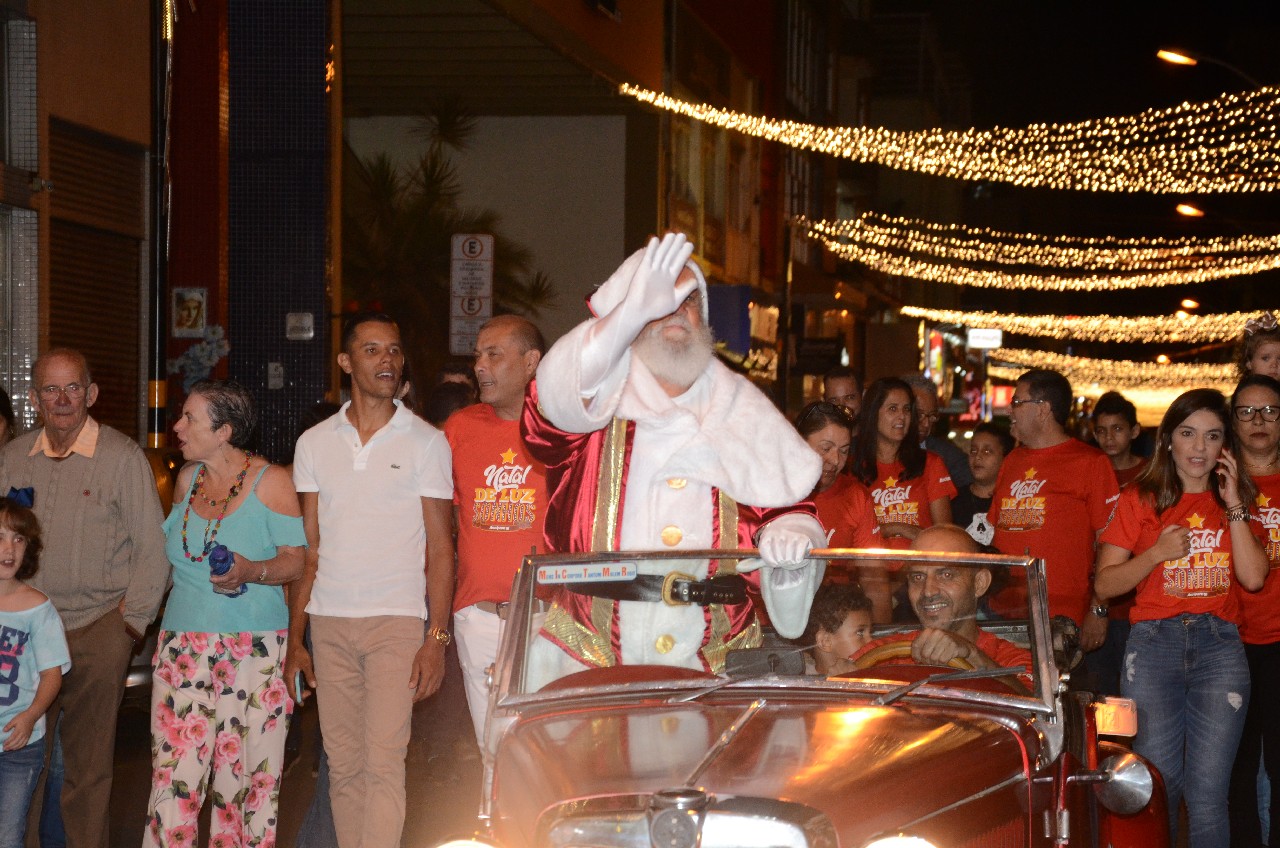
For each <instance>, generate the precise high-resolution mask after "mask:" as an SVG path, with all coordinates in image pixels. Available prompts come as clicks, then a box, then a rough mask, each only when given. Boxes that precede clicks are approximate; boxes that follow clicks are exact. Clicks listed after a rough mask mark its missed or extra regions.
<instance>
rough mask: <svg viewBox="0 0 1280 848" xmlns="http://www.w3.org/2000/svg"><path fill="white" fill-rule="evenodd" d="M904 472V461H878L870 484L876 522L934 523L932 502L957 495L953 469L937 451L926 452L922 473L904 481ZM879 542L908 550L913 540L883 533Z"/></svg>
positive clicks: (883, 523) (924, 525)
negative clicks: (952, 474)
mask: <svg viewBox="0 0 1280 848" xmlns="http://www.w3.org/2000/svg"><path fill="white" fill-rule="evenodd" d="M902 471H903V465H902V463H901V462H894V463H891V464H888V465H886V464H885V463H883V462H877V463H876V479H875V480H874V481H872V484H871V485H870V486H868V487H867V488H868V489H869V490H870V492H871V503H872V506H873V507H874V508H875V511H876V522H877V523H879V525H880V526H881V527H884V525H886V524H914V525H916V526H917V527H931V526H933V514H932V513H931V512H929V505H930V504H932V503H933V502H934V501H936V500H938V499H939V498H946V499H947V503H950V502H951V499H952V498H954V497H955V496H956V486H955V484H954V483H952V482H951V472H949V471H947V466H946V463H944V462H943V461H942V457H940V456H938V455H937V454H936V453H933V452H932V451H926V452H925V459H924V473H923V474H921V475H920V476H919V477H913V478H912V479H910V480H903V479H902ZM882 536H883V534H882ZM880 544H881V545H883V546H884V547H886V548H892V549H894V550H907V549H908V548H910V547H911V540H910V539H908V538H906V537H905V536H883V538H882V539H881V542H880Z"/></svg>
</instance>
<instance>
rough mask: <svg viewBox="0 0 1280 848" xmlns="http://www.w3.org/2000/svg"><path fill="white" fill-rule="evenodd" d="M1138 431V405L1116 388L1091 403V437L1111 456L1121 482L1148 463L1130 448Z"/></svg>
mask: <svg viewBox="0 0 1280 848" xmlns="http://www.w3.org/2000/svg"><path fill="white" fill-rule="evenodd" d="M1141 433H1142V427H1141V426H1139V425H1138V410H1137V408H1136V407H1135V406H1134V405H1133V403H1132V402H1131V401H1130V400H1129V399H1128V398H1126V397H1125V396H1124V395H1122V394H1120V393H1119V392H1107V393H1105V394H1103V395H1102V397H1100V398H1098V402H1097V403H1095V404H1094V405H1093V437H1094V438H1095V439H1097V441H1098V447H1099V448H1101V449H1102V452H1103V453H1105V454H1106V455H1107V459H1109V460H1111V467H1112V468H1113V469H1114V470H1115V472H1116V482H1117V483H1119V484H1120V485H1121V486H1124V484H1125V483H1128V482H1129V481H1130V480H1132V479H1134V478H1135V477H1137V476H1138V475H1139V474H1141V473H1142V469H1144V468H1146V467H1147V458H1146V457H1144V456H1139V455H1138V454H1135V453H1134V452H1133V440H1134V439H1136V438H1138V436H1139V435H1141Z"/></svg>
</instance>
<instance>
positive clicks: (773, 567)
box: [738, 513, 827, 639]
mask: <svg viewBox="0 0 1280 848" xmlns="http://www.w3.org/2000/svg"><path fill="white" fill-rule="evenodd" d="M825 536H826V534H825V532H824V531H823V529H822V525H821V524H819V523H818V521H817V519H815V518H814V517H813V516H811V515H804V514H802V513H792V514H789V515H783V516H780V517H778V518H775V519H774V520H773V521H770V522H769V523H768V524H766V525H765V526H764V527H762V528H761V529H760V532H759V534H758V535H757V536H756V547H757V548H758V549H759V551H760V558H759V559H752V560H746V561H744V562H740V563H738V571H751V570H753V569H755V568H759V567H761V566H763V569H762V571H761V574H760V592H761V594H762V595H763V596H764V604H765V608H766V609H768V610H769V618H770V620H771V621H772V622H773V626H774V627H775V628H776V629H777V631H778V632H779V633H780V634H782V635H783V636H784V637H786V638H788V639H794V638H797V637H798V636H800V634H801V633H803V632H804V628H805V625H806V624H807V623H808V621H809V604H810V603H811V602H812V601H813V594H814V592H816V591H817V590H818V584H819V583H821V582H822V575H823V572H825V571H826V565H827V564H826V561H825V560H821V559H809V552H810V551H811V550H813V548H814V546H815V545H821V544H822V543H823V539H824V538H825Z"/></svg>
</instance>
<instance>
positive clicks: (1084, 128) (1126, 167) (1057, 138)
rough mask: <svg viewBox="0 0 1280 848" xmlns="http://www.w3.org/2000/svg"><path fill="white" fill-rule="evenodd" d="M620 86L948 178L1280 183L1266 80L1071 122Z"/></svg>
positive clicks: (725, 123)
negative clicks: (698, 99)
mask: <svg viewBox="0 0 1280 848" xmlns="http://www.w3.org/2000/svg"><path fill="white" fill-rule="evenodd" d="M619 92H620V93H621V94H624V95H627V96H630V97H634V98H635V99H637V100H639V101H640V102H642V103H647V104H649V105H652V106H654V107H656V108H659V109H663V110H666V111H669V112H673V113H675V114H678V115H684V116H686V117H688V118H691V119H693V120H696V121H700V122H702V123H706V124H710V125H712V126H717V127H722V128H724V129H728V130H732V131H735V132H741V133H744V134H746V135H751V136H755V137H757V138H763V139H767V140H769V141H776V142H779V143H781V144H785V145H788V146H790V147H795V148H799V149H802V150H813V151H816V152H819V153H825V154H828V155H831V156H837V157H840V158H844V159H852V160H854V161H858V162H871V163H876V164H880V165H884V166H886V167H890V168H897V169H900V170H906V171H916V172H919V173H924V174H934V175H937V176H942V177H951V178H954V179H962V180H994V181H999V182H1008V183H1012V184H1014V185H1019V186H1037V187H1044V188H1054V189H1076V190H1082V191H1111V192H1139V191H1145V192H1155V193H1161V194H1170V193H1176V194H1209V193H1219V192H1252V191H1274V190H1276V189H1277V188H1278V187H1280V156H1278V155H1277V154H1278V153H1280V145H1278V143H1277V134H1278V131H1280V89H1277V88H1272V87H1263V88H1259V89H1256V90H1254V91H1246V92H1241V93H1238V94H1223V95H1220V96H1219V97H1217V98H1215V99H1213V100H1209V101H1206V102H1203V103H1182V104H1179V105H1178V106H1174V107H1172V108H1168V109H1149V110H1147V111H1145V112H1142V113H1140V114H1137V115H1130V116H1125V117H1108V118H1098V119H1094V120H1089V121H1082V122H1079V123H1075V124H1032V125H1031V126H1028V127H1025V128H1022V129H1012V128H1003V127H997V128H995V129H992V130H978V129H968V130H963V131H946V130H941V129H930V130H921V131H914V132H901V131H894V130H887V129H884V128H882V127H822V126H817V125H815V124H804V123H799V122H796V121H778V120H772V119H768V118H761V117H758V116H755V115H747V114H744V113H742V112H734V111H732V110H729V109H718V108H716V107H713V106H710V105H707V104H705V103H703V104H699V103H691V102H689V101H685V100H680V99H677V98H674V97H668V96H667V95H665V94H662V93H659V92H656V91H651V90H649V89H644V88H639V87H637V86H633V85H629V84H626V83H623V84H622V85H621V86H619Z"/></svg>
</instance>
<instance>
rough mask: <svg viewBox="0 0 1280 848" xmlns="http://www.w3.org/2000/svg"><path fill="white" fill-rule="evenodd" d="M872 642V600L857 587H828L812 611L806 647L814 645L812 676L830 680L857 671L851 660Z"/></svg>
mask: <svg viewBox="0 0 1280 848" xmlns="http://www.w3.org/2000/svg"><path fill="white" fill-rule="evenodd" d="M869 641H871V600H870V599H869V598H867V596H866V595H865V594H864V593H863V591H862V589H861V588H859V587H858V586H856V585H852V584H844V583H828V584H825V585H823V586H822V587H821V588H819V589H818V592H817V594H816V595H814V598H813V606H811V607H810V608H809V627H808V628H807V630H806V639H805V644H807V645H813V656H812V665H811V666H809V667H807V668H806V670H807V671H808V672H809V673H810V674H821V675H823V676H825V677H830V676H832V675H836V674H844V673H845V672H847V671H852V670H853V663H851V662H850V661H849V657H851V656H853V655H854V654H855V653H857V651H858V649H859V648H861V647H862V646H863V645H865V644H867V642H869Z"/></svg>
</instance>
